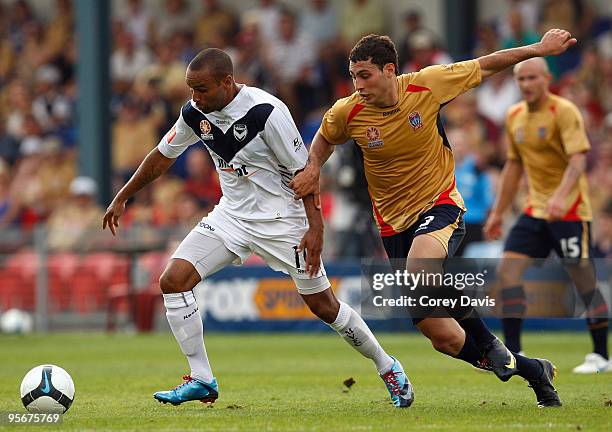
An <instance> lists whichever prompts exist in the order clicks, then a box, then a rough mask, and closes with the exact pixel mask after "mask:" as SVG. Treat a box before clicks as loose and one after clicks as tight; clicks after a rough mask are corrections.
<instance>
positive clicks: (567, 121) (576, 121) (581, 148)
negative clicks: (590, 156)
mask: <svg viewBox="0 0 612 432" xmlns="http://www.w3.org/2000/svg"><path fill="white" fill-rule="evenodd" d="M559 108H560V109H559V114H558V118H557V124H558V125H559V131H560V133H561V141H562V142H563V148H564V150H565V153H566V154H567V155H568V156H571V155H574V154H576V153H582V152H585V151H588V150H590V149H591V145H590V144H589V139H588V137H587V134H586V130H585V128H584V121H583V119H582V115H581V114H580V111H578V108H577V107H576V106H575V105H573V104H572V105H569V104H568V105H563V106H560V107H559Z"/></svg>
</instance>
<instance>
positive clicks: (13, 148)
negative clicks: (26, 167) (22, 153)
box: [0, 121, 19, 167]
mask: <svg viewBox="0 0 612 432" xmlns="http://www.w3.org/2000/svg"><path fill="white" fill-rule="evenodd" d="M18 158H19V141H18V140H17V139H16V138H15V137H14V136H12V135H10V134H8V133H6V130H5V123H4V122H3V121H0V164H7V163H8V165H9V167H10V166H12V165H13V164H14V163H15V162H16V161H17V159H18Z"/></svg>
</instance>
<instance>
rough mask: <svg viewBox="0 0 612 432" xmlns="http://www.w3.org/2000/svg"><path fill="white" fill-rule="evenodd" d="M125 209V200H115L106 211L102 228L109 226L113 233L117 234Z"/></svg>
mask: <svg viewBox="0 0 612 432" xmlns="http://www.w3.org/2000/svg"><path fill="white" fill-rule="evenodd" d="M124 211H125V201H117V200H113V202H111V203H110V205H109V206H108V208H107V209H106V213H104V219H103V221H102V229H106V226H107V225H108V228H109V229H110V230H111V232H112V233H113V235H116V234H117V228H119V218H120V217H121V215H122V214H123V212H124Z"/></svg>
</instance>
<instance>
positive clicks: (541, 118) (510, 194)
mask: <svg viewBox="0 0 612 432" xmlns="http://www.w3.org/2000/svg"><path fill="white" fill-rule="evenodd" d="M514 77H515V79H516V81H517V83H518V85H519V87H520V90H521V93H522V95H523V101H521V102H519V103H517V104H515V105H513V106H512V107H510V108H509V110H508V114H507V116H506V130H507V134H508V138H509V141H510V145H509V147H508V160H507V162H506V164H505V166H504V169H503V171H502V175H501V179H500V183H499V188H498V189H499V190H498V194H497V199H496V202H495V205H494V207H493V210H492V211H491V214H490V215H489V218H488V220H487V223H486V225H485V228H484V231H485V235H486V236H487V238H489V239H497V238H499V237H500V236H501V227H502V220H503V215H504V212H505V211H506V210H507V209H508V207H509V206H510V205H511V204H512V202H513V201H514V197H515V195H516V191H517V190H518V186H519V182H520V180H521V177H522V175H523V172H524V173H525V174H526V175H527V183H528V185H529V198H528V201H527V204H526V208H525V210H524V213H523V214H522V215H521V216H520V217H519V219H518V220H517V222H516V223H515V224H514V226H513V227H512V230H511V231H510V233H509V234H508V238H507V239H506V243H505V245H504V254H503V258H502V261H501V263H500V266H499V269H498V276H499V279H500V282H501V284H502V291H501V298H502V311H503V314H504V319H503V327H504V336H505V342H506V346H507V347H508V348H509V349H510V350H511V351H513V352H520V351H521V350H522V349H521V325H522V321H523V319H522V317H523V316H524V315H525V312H526V309H527V302H526V297H525V291H524V289H523V285H522V280H523V275H524V273H525V271H526V270H527V268H529V266H530V265H531V264H532V259H534V258H536V259H537V258H540V259H543V258H546V257H547V256H548V255H549V253H550V252H551V251H552V250H554V251H555V252H556V253H557V254H558V255H559V257H560V258H561V259H562V261H563V263H564V267H565V269H566V271H567V272H568V274H569V276H570V278H571V279H572V281H573V282H574V284H575V286H576V289H577V291H578V294H579V295H580V297H581V298H582V301H583V302H584V304H585V306H586V310H587V325H588V328H589V330H590V332H591V338H592V339H593V346H594V348H593V352H592V353H589V354H587V355H586V358H585V361H584V363H582V364H580V365H579V366H576V367H575V368H574V372H575V373H597V372H612V362H610V360H609V357H608V345H607V344H608V341H607V339H608V318H607V316H608V308H607V305H606V302H605V300H604V298H603V296H602V295H601V292H600V291H599V290H598V289H597V285H596V283H597V281H596V278H595V271H594V270H595V269H594V266H593V262H592V261H591V260H590V259H591V258H592V247H591V219H592V212H591V202H590V200H589V190H588V182H587V178H586V175H585V169H586V152H587V151H588V150H589V149H590V148H591V147H590V145H589V141H588V138H587V134H586V131H585V129H584V122H583V120H582V115H581V114H580V111H579V110H578V108H577V107H576V106H575V105H574V104H573V103H572V102H570V101H569V100H567V99H564V98H562V97H560V96H556V95H553V94H551V93H550V92H549V90H548V86H549V84H550V80H551V75H550V72H549V71H548V66H547V65H546V61H545V60H544V59H543V58H540V57H537V58H532V59H529V60H525V61H524V62H521V63H519V64H517V65H516V66H515V67H514Z"/></svg>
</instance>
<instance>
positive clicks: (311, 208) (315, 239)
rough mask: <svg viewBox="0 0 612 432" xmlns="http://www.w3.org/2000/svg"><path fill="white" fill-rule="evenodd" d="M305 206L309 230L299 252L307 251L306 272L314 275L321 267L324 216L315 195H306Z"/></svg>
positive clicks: (311, 275)
mask: <svg viewBox="0 0 612 432" xmlns="http://www.w3.org/2000/svg"><path fill="white" fill-rule="evenodd" d="M304 208H305V209H306V217H307V218H308V231H306V234H304V237H303V238H302V241H301V242H300V246H299V248H298V252H302V251H304V250H305V251H306V272H308V274H309V275H310V277H314V275H316V274H317V272H318V271H319V268H321V252H322V251H323V217H322V216H321V210H320V206H317V205H315V197H314V195H308V196H306V197H304Z"/></svg>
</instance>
